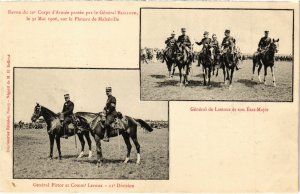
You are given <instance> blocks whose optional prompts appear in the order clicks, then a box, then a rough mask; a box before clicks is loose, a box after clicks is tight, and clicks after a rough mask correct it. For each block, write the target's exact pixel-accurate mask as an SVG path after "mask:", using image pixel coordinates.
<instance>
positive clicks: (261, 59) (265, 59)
mask: <svg viewBox="0 0 300 194" xmlns="http://www.w3.org/2000/svg"><path fill="white" fill-rule="evenodd" d="M278 42H279V39H277V40H275V39H272V41H271V43H270V45H269V47H268V48H266V51H265V52H264V54H261V55H259V54H257V52H256V53H254V54H253V68H252V73H253V74H252V80H253V79H254V73H255V67H256V66H258V71H257V74H258V80H259V82H261V78H260V70H261V68H262V66H264V84H265V85H266V84H267V82H266V76H267V69H268V67H270V69H271V73H272V78H273V85H274V86H276V82H275V73H274V69H275V66H274V63H275V62H274V57H275V53H277V52H278V47H279V43H278Z"/></svg>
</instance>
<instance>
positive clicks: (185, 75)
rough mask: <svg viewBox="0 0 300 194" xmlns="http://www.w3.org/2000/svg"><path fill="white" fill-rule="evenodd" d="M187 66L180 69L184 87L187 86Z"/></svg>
mask: <svg viewBox="0 0 300 194" xmlns="http://www.w3.org/2000/svg"><path fill="white" fill-rule="evenodd" d="M187 66H188V65H187V64H186V65H185V66H184V67H183V69H182V72H183V84H184V85H186V84H187V69H188V67H187Z"/></svg>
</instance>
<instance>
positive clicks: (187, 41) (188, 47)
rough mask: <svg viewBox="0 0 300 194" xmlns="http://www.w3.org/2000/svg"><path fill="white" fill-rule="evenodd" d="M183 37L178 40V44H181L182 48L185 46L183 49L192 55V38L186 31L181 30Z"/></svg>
mask: <svg viewBox="0 0 300 194" xmlns="http://www.w3.org/2000/svg"><path fill="white" fill-rule="evenodd" d="M181 33H182V34H181V35H180V36H179V37H178V39H177V43H179V44H180V46H183V48H184V49H185V50H186V51H187V52H188V53H189V54H190V53H191V45H192V44H191V41H190V37H189V36H188V35H186V34H185V33H186V29H185V28H181Z"/></svg>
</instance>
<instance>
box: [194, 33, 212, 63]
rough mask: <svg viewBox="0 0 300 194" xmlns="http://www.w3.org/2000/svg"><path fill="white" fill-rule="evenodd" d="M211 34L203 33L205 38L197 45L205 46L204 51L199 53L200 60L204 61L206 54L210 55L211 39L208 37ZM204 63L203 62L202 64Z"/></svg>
mask: <svg viewBox="0 0 300 194" xmlns="http://www.w3.org/2000/svg"><path fill="white" fill-rule="evenodd" d="M208 35H209V32H207V31H205V32H204V33H203V36H204V38H202V40H201V41H200V42H196V44H197V45H199V46H200V45H203V47H202V50H201V51H200V53H199V59H202V58H203V56H204V55H205V54H206V53H209V52H210V51H209V48H210V44H211V39H210V38H209V37H208ZM201 63H202V62H201Z"/></svg>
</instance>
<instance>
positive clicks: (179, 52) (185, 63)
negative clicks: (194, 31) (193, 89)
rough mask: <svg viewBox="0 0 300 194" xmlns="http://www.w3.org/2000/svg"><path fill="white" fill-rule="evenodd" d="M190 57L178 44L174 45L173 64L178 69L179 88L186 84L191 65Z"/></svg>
mask: <svg viewBox="0 0 300 194" xmlns="http://www.w3.org/2000/svg"><path fill="white" fill-rule="evenodd" d="M191 57H192V56H191V55H190V54H189V52H188V51H187V49H186V48H185V47H184V46H183V45H181V44H180V43H176V44H175V62H176V65H177V67H178V69H179V86H180V87H181V86H182V84H184V85H185V86H186V85H187V84H188V75H189V71H190V66H191V64H192V59H191ZM182 77H183V79H182Z"/></svg>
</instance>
